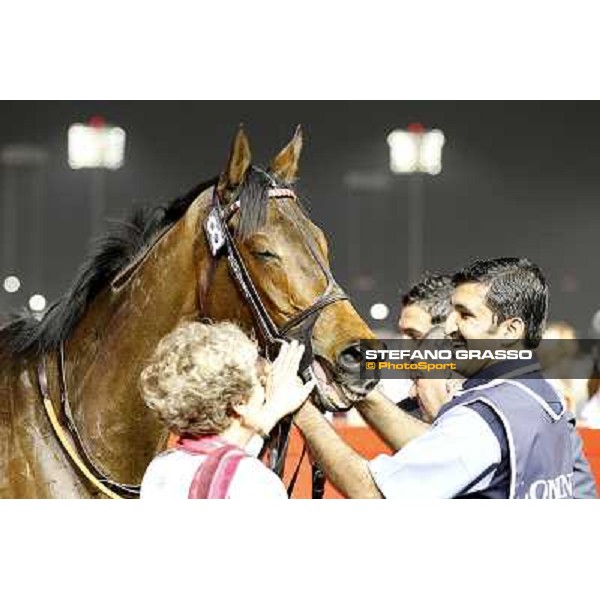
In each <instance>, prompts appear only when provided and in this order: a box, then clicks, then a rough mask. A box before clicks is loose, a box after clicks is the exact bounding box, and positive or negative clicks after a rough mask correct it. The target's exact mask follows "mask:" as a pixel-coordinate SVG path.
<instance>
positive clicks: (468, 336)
mask: <svg viewBox="0 0 600 600" xmlns="http://www.w3.org/2000/svg"><path fill="white" fill-rule="evenodd" d="M487 291H488V286H487V285H486V284H483V283H463V284H460V285H458V286H457V287H456V289H455V290H454V294H453V295H452V312H451V313H450V316H449V317H448V319H447V321H446V335H447V336H448V337H450V338H451V339H452V340H453V341H454V342H455V347H458V348H464V349H465V350H483V349H485V348H488V347H489V348H492V346H491V345H489V344H488V345H486V344H485V343H484V344H481V343H480V344H478V343H477V342H476V340H496V339H499V337H502V336H501V331H500V327H499V326H498V324H497V323H496V318H495V317H494V314H493V313H492V311H491V309H490V308H489V307H488V306H487V304H486V301H485V298H486V294H487ZM490 362H491V361H490V360H470V361H467V360H464V361H462V360H461V361H457V370H458V372H459V373H461V374H462V375H464V376H466V377H470V376H472V375H474V374H475V373H477V372H478V371H480V370H481V369H483V368H484V367H485V366H487V364H489V363H490Z"/></svg>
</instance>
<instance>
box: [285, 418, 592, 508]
mask: <svg viewBox="0 0 600 600" xmlns="http://www.w3.org/2000/svg"><path fill="white" fill-rule="evenodd" d="M335 428H336V431H337V432H338V433H339V434H340V436H341V437H343V438H344V439H345V440H346V442H348V444H350V445H351V446H352V447H353V448H354V449H355V450H357V451H358V452H359V453H360V454H361V455H362V456H364V457H365V458H374V457H375V456H377V455H378V454H382V453H388V454H389V450H388V448H387V446H386V445H385V444H384V443H383V442H382V441H381V440H380V439H379V438H378V437H377V435H376V434H375V433H374V432H373V431H372V430H371V429H369V428H368V427H349V426H347V425H342V424H340V425H337V424H336V425H335ZM579 433H580V434H581V437H582V439H583V449H584V453H585V455H586V457H587V459H588V460H589V462H590V466H591V468H592V471H593V473H594V477H595V478H596V485H597V486H598V489H599V490H600V430H598V429H583V428H580V429H579ZM302 444H303V443H302V437H301V436H300V434H299V433H298V431H297V430H294V431H293V434H292V438H291V440H290V448H289V451H288V458H287V461H286V464H285V471H284V481H285V483H286V485H287V483H288V482H289V481H290V478H291V476H292V473H293V471H294V469H295V468H296V465H297V464H298V460H299V458H300V454H301V452H302ZM311 490H312V480H311V469H310V465H309V462H308V460H307V458H306V457H305V458H304V460H303V461H302V466H301V468H300V473H299V475H298V480H297V482H296V486H295V487H294V492H293V494H292V498H310V497H311ZM341 497H342V496H341V495H340V494H339V493H338V491H337V490H336V489H335V488H334V487H333V486H332V485H331V484H330V483H327V484H326V487H325V498H341Z"/></svg>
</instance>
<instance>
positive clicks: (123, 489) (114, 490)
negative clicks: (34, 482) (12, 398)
mask: <svg viewBox="0 0 600 600" xmlns="http://www.w3.org/2000/svg"><path fill="white" fill-rule="evenodd" d="M60 355H61V356H60V357H59V359H58V368H59V380H63V379H64V370H63V369H64V365H63V364H62V363H63V359H64V351H63V349H62V345H61V350H60ZM37 375H38V383H39V386H40V392H41V394H42V404H43V406H44V410H45V412H46V415H47V416H48V420H49V421H50V425H51V427H52V430H53V431H54V434H55V435H56V437H57V439H58V441H59V443H60V444H61V446H62V447H63V449H64V450H65V452H66V453H67V455H68V456H69V458H70V459H71V462H72V463H73V465H74V466H75V467H76V468H77V469H78V470H79V472H80V473H81V474H82V475H83V477H84V478H85V479H86V480H87V481H88V482H89V483H90V484H91V485H92V487H94V488H95V489H96V490H98V491H99V492H100V493H101V494H104V495H105V496H107V497H108V498H112V499H125V498H131V497H135V496H138V495H139V486H125V485H122V484H119V483H116V482H114V481H111V480H110V479H108V478H107V477H105V476H104V475H103V474H102V473H101V472H100V470H99V469H98V468H97V467H96V466H95V465H94V464H93V463H92V461H91V460H90V458H89V456H88V455H87V453H86V452H85V450H84V449H83V446H82V444H81V440H80V438H79V435H78V434H77V430H76V429H75V427H74V423H73V422H72V419H71V417H70V416H69V418H68V428H69V432H70V437H71V439H69V435H67V433H66V432H65V429H64V427H63V426H62V424H61V422H60V419H59V417H58V415H57V414H56V411H55V410H54V405H53V404H52V400H51V399H50V392H49V388H48V374H47V370H46V359H45V357H42V358H41V359H40V361H39V363H38V365H37ZM59 385H60V387H61V412H62V413H63V415H66V414H69V415H70V407H69V405H68V402H67V399H66V396H65V395H64V394H63V390H64V389H65V388H64V385H63V383H62V382H61V383H60V384H59ZM74 434H75V435H74ZM119 492H120V493H121V494H123V495H119Z"/></svg>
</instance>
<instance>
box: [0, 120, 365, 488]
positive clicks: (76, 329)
mask: <svg viewBox="0 0 600 600" xmlns="http://www.w3.org/2000/svg"><path fill="white" fill-rule="evenodd" d="M301 148H302V132H301V130H300V128H298V129H297V130H296V133H295V134H294V136H293V138H292V140H291V141H290V142H289V143H288V144H287V145H286V146H285V147H284V148H283V150H282V151H281V152H280V153H279V154H277V155H276V157H275V158H274V159H273V161H272V162H271V164H270V167H269V168H268V169H267V170H263V169H261V168H259V167H256V166H254V165H252V164H251V154H250V145H249V142H248V138H247V137H246V134H245V133H244V131H243V129H242V128H240V129H239V131H238V132H237V135H236V136H235V138H234V140H233V143H232V146H231V152H230V155H229V159H228V161H227V163H226V166H225V169H224V170H223V172H222V173H221V174H220V175H219V176H218V177H215V178H214V179H212V180H210V181H208V182H205V183H203V184H200V185H198V186H196V187H195V188H194V189H193V190H191V191H190V192H188V193H187V194H185V195H184V196H182V197H180V198H178V199H176V200H175V201H173V202H172V203H170V204H169V205H167V206H165V207H163V208H159V209H154V210H152V211H150V210H143V211H138V212H137V213H136V215H134V217H133V218H132V219H131V220H129V221H127V222H125V223H121V224H119V225H115V226H114V229H113V231H112V232H110V233H109V234H107V235H106V236H105V237H104V238H103V239H102V240H101V241H100V243H99V245H98V247H97V249H96V250H95V251H94V252H93V253H92V254H91V256H90V258H89V259H88V261H87V262H86V263H85V264H84V265H83V266H82V268H81V270H80V272H79V274H78V276H77V277H76V278H75V281H74V283H73V285H72V287H71V289H70V291H69V292H68V293H67V294H66V295H65V296H64V297H63V298H62V299H60V300H58V301H57V302H55V303H54V304H53V305H52V306H51V307H50V308H49V309H48V311H47V312H46V314H45V315H44V317H43V319H42V320H41V321H38V320H37V319H35V318H33V317H31V316H26V315H25V316H21V317H19V318H16V319H14V320H12V321H9V322H8V324H7V325H5V326H3V328H2V329H1V330H0V497H4V498H102V497H107V496H108V497H113V498H115V497H135V496H136V489H138V486H139V482H140V481H141V478H142V475H143V473H144V471H145V469H146V466H147V465H148V463H149V462H150V460H151V459H152V458H153V457H154V456H155V454H156V453H157V452H159V451H161V450H162V449H163V448H164V447H165V443H166V434H167V432H166V431H165V429H164V427H163V426H162V425H161V424H160V423H159V422H158V420H157V419H156V418H155V417H154V415H153V414H152V413H151V412H150V411H149V410H148V409H147V408H146V407H145V405H144V403H143V401H142V399H141V396H140V393H139V392H138V378H139V374H140V372H141V370H142V368H143V365H144V363H145V361H146V360H147V359H148V358H149V356H150V355H151V354H152V352H153V350H154V348H155V346H156V344H157V343H158V341H159V340H160V339H161V338H162V337H163V336H164V335H165V334H166V333H168V332H169V331H171V330H172V329H173V328H174V327H175V326H176V325H177V324H178V323H179V322H180V321H181V320H182V319H200V318H209V319H212V320H214V321H220V320H224V319H228V320H232V321H236V322H238V323H239V324H240V325H241V326H242V327H243V328H244V329H245V330H246V331H247V332H252V333H253V334H254V335H255V336H257V338H258V339H259V340H260V341H261V342H262V343H263V345H265V344H266V342H269V341H273V340H268V339H267V340H265V339H264V338H265V337H267V338H268V337H269V336H271V337H273V336H275V335H280V337H288V338H289V337H294V336H296V337H302V338H303V341H305V342H308V343H309V346H310V349H311V350H312V352H314V354H312V353H310V354H309V356H310V358H311V361H312V363H311V365H305V366H306V367H307V368H310V367H311V366H312V367H313V368H314V371H315V372H316V374H317V376H318V379H319V381H320V384H321V403H322V405H324V407H325V408H328V409H332V410H336V409H339V408H344V406H341V405H340V402H342V401H341V400H340V399H341V398H350V401H352V400H357V399H360V398H361V397H364V395H365V394H366V393H367V392H368V391H369V389H371V388H372V387H373V385H374V383H375V382H374V380H361V379H360V371H359V368H358V367H359V362H358V361H359V356H360V355H359V350H358V341H359V340H360V339H372V338H373V334H372V332H371V331H370V329H369V328H368V327H367V325H366V324H365V323H364V322H363V320H362V319H361V318H360V317H359V315H358V314H357V312H356V311H355V310H354V308H353V307H352V305H351V304H350V302H349V301H348V299H347V298H346V297H345V296H344V295H343V292H342V291H341V290H340V288H339V286H337V284H336V283H335V281H334V280H333V277H332V276H331V273H330V271H329V261H328V249H327V242H326V239H325V236H324V234H323V232H322V231H321V230H320V229H319V228H318V227H317V226H316V225H315V224H314V223H313V222H312V221H311V220H310V219H309V218H308V216H307V214H306V211H305V210H304V209H303V207H302V206H301V204H300V202H299V200H298V198H297V196H296V192H295V191H294V181H295V179H296V175H297V171H298V159H299V156H300V151H301ZM211 219H212V221H211ZM223 248H224V249H223ZM234 255H235V257H234V258H236V259H235V260H234V259H233V258H232V256H234ZM244 281H245V283H243V282H244ZM241 282H242V283H241ZM261 311H262V312H261ZM323 390H324V391H323ZM342 404H343V403H342Z"/></svg>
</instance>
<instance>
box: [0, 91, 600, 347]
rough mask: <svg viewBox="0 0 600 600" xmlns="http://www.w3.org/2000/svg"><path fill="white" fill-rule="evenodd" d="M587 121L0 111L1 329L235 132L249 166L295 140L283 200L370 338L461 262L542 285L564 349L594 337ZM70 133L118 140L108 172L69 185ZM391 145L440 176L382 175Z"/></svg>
mask: <svg viewBox="0 0 600 600" xmlns="http://www.w3.org/2000/svg"><path fill="white" fill-rule="evenodd" d="M599 108H600V107H599V105H598V103H597V102H489V101H487V102H477V101H457V102H447V101H431V102H425V101H410V102H401V101H385V102H383V101H382V102H358V101H344V102H341V101H340V102H338V101H327V102H325V101H318V102H307V101H301V102H300V101H285V102H280V101H254V102H250V101H219V102H212V101H211V102H206V101H203V102H196V101H185V102H164V101H160V102H158V101H157V102H146V101H145V102H137V101H136V102H121V101H119V102H90V101H85V102H83V101H81V102H78V101H68V102H66V101H59V102H46V101H28V102H16V101H15V102H13V101H10V102H8V101H4V102H0V156H1V172H0V236H1V241H0V252H1V255H0V269H1V273H0V284H2V287H0V313H6V312H8V311H12V310H16V309H19V308H21V307H23V306H26V305H28V304H30V305H31V307H32V308H33V309H34V310H38V311H43V306H44V302H43V301H44V300H46V301H48V302H50V301H52V300H54V299H56V298H57V297H58V296H60V295H61V294H62V293H64V292H65V291H66V289H67V287H68V285H69V283H70V282H71V280H72V279H73V277H74V275H75V272H76V270H77V267H78V266H79V265H80V264H81V262H82V260H83V258H84V256H85V254H86V252H87V248H88V244H89V242H90V239H91V238H92V237H93V236H95V235H98V233H99V232H101V230H102V228H103V225H102V223H103V222H104V220H105V219H106V218H122V217H124V216H125V215H126V214H127V212H128V210H129V209H130V208H131V206H132V205H134V204H135V203H137V204H139V203H148V204H160V203H164V202H168V201H170V200H172V199H173V198H174V197H176V196H177V195H179V194H181V193H183V192H186V191H187V190H188V189H189V188H191V187H193V186H194V185H195V184H196V183H198V182H200V181H203V180H205V179H208V178H210V177H213V176H215V175H216V174H218V172H219V171H220V170H221V168H222V167H223V165H224V163H225V160H226V158H227V155H228V151H229V145H230V142H231V140H232V137H233V135H234V133H235V131H236V128H237V125H238V124H239V123H240V122H243V123H244V124H245V127H246V131H247V134H248V136H249V138H250V142H251V148H252V154H253V159H254V162H255V163H257V164H262V165H268V163H269V161H270V160H271V158H272V157H273V156H274V155H275V154H276V153H277V152H278V151H279V150H280V149H281V148H282V147H283V145H284V144H286V143H287V142H288V140H289V138H290V137H291V135H292V133H293V131H294V128H295V126H296V124H298V123H301V124H302V126H303V128H304V132H305V145H304V150H303V155H302V159H301V173H300V176H301V177H300V181H299V185H298V189H299V191H300V193H301V195H302V197H303V199H304V201H305V203H306V204H307V205H308V206H309V208H310V212H311V215H312V218H313V220H314V221H315V222H317V223H318V224H319V225H321V226H322V227H323V229H324V230H325V232H326V234H327V236H328V238H329V243H330V248H331V252H332V263H333V270H334V273H335V275H336V277H337V279H338V281H339V282H340V283H341V284H342V285H343V286H344V287H345V288H346V290H347V292H348V293H349V294H350V296H351V298H352V300H353V302H354V303H355V305H356V306H357V308H358V309H359V311H360V312H361V314H362V315H363V316H364V317H365V318H366V319H367V320H368V321H369V322H370V324H371V325H372V326H374V327H376V328H378V329H388V330H392V329H394V326H395V321H396V318H397V314H398V303H399V298H400V295H401V293H402V292H403V291H406V290H407V288H408V287H409V286H410V283H411V281H414V280H415V279H416V278H417V277H418V276H419V275H420V273H421V272H422V270H424V269H428V270H434V271H452V270H454V269H457V268H459V267H461V266H462V265H464V264H465V263H467V262H469V261H471V260H473V259H475V258H480V257H493V256H501V255H504V256H517V255H519V256H527V257H529V258H530V259H532V260H533V261H535V262H537V263H538V264H539V265H540V266H541V267H542V269H543V270H544V272H545V273H546V275H547V276H548V278H549V280H550V286H551V319H552V320H565V321H568V322H570V323H571V324H573V325H574V326H575V328H576V329H577V332H578V334H579V336H581V337H586V336H590V335H597V333H596V331H595V330H594V327H593V322H594V316H595V315H596V312H597V311H598V309H599V308H600V281H599V280H598V279H596V273H595V261H596V256H597V255H596V252H597V248H598V246H599V243H598V228H599V224H600V202H599V201H598V197H599V196H600V169H599V168H598V163H599V162H600V110H599ZM75 123H82V124H87V125H90V124H91V127H104V128H105V129H106V130H109V129H110V128H108V127H106V126H107V125H110V126H115V127H118V128H119V129H118V130H111V131H113V132H116V133H115V135H116V138H115V139H114V140H113V141H114V142H115V143H117V144H119V143H121V142H122V141H123V138H124V142H125V143H124V148H123V153H124V154H123V156H122V157H121V158H119V157H116V158H115V162H113V163H112V164H110V166H109V168H100V167H97V168H73V167H78V166H81V165H77V164H76V162H73V160H75V159H73V157H71V164H70V162H69V152H68V150H69V149H68V132H69V128H70V126H71V125H73V124H75ZM397 129H400V130H403V131H405V132H406V131H409V132H412V133H420V134H424V133H427V132H429V131H430V130H435V131H436V132H437V133H438V138H437V139H438V145H439V150H440V152H441V163H440V164H439V165H438V166H437V167H435V166H434V167H433V168H432V169H429V171H430V172H421V173H407V172H402V173H399V172H397V171H398V170H402V169H401V167H400V168H399V167H398V165H396V167H395V168H394V169H392V168H391V166H392V165H391V163H390V142H392V138H389V134H390V133H391V132H392V131H394V130H397ZM117 134H118V135H117ZM405 141H406V140H405ZM442 144H443V145H442ZM83 151H84V153H85V148H83ZM438 158H439V157H438ZM425 162H427V161H425ZM409 166H410V165H409ZM105 167H106V165H105ZM408 170H410V168H408ZM421 170H422V171H423V170H427V169H421ZM381 305H383V306H381ZM596 321H597V322H599V321H600V318H598V317H597V318H596ZM599 326H600V325H599Z"/></svg>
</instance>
